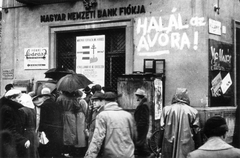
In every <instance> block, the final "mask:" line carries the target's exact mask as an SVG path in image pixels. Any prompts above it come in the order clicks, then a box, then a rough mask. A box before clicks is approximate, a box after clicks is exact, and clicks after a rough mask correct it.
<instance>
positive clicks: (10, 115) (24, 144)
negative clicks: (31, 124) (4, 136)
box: [0, 89, 30, 157]
mask: <svg viewBox="0 0 240 158" xmlns="http://www.w3.org/2000/svg"><path fill="white" fill-rule="evenodd" d="M20 95H21V91H20V90H17V89H11V90H9V91H7V93H6V94H5V96H3V97H2V98H1V99H0V132H2V131H6V130H7V131H10V132H11V134H12V136H13V139H14V142H16V151H17V155H16V157H22V156H23V155H24V153H25V152H26V149H27V148H29V146H30V141H29V140H28V139H27V138H26V137H24V136H23V135H22V130H23V129H22V126H21V121H20V109H21V108H22V107H23V105H22V104H20V103H18V99H19V97H20ZM0 143H1V144H0V146H1V148H0V157H4V156H3V155H2V154H3V153H1V152H2V151H3V147H4V145H3V144H2V143H3V142H0Z"/></svg>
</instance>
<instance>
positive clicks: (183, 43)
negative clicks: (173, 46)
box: [180, 32, 190, 50]
mask: <svg viewBox="0 0 240 158" xmlns="http://www.w3.org/2000/svg"><path fill="white" fill-rule="evenodd" d="M180 44H181V46H180V49H181V50H182V49H183V48H184V46H187V48H188V49H189V48H190V40H189V38H188V36H187V34H186V32H184V33H183V35H182V38H181V43H180Z"/></svg>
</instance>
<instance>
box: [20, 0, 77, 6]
mask: <svg viewBox="0 0 240 158" xmlns="http://www.w3.org/2000/svg"><path fill="white" fill-rule="evenodd" d="M17 1H18V2H20V3H24V4H35V5H39V4H51V3H63V2H76V1H79V0H17Z"/></svg>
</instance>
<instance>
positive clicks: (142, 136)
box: [134, 88, 151, 156]
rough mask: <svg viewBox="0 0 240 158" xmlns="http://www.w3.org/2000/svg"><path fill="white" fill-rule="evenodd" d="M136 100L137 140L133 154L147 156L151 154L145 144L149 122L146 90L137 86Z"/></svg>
mask: <svg viewBox="0 0 240 158" xmlns="http://www.w3.org/2000/svg"><path fill="white" fill-rule="evenodd" d="M135 95H136V97H137V101H138V102H139V104H138V106H137V108H136V110H135V112H134V119H135V122H136V125H137V133H138V137H137V141H136V150H135V155H138V156H149V155H150V154H151V152H150V150H149V147H148V144H147V134H148V130H149V124H150V119H149V116H150V110H149V107H150V105H149V104H150V103H149V102H148V100H147V98H146V96H147V95H146V92H145V91H144V90H143V89H140V88H138V89H137V91H136V92H135Z"/></svg>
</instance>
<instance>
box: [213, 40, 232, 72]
mask: <svg viewBox="0 0 240 158" xmlns="http://www.w3.org/2000/svg"><path fill="white" fill-rule="evenodd" d="M209 52H210V66H211V70H221V71H231V70H232V60H233V59H232V55H233V54H232V52H233V47H232V45H231V44H227V43H223V42H220V41H215V40H213V39H209Z"/></svg>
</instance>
